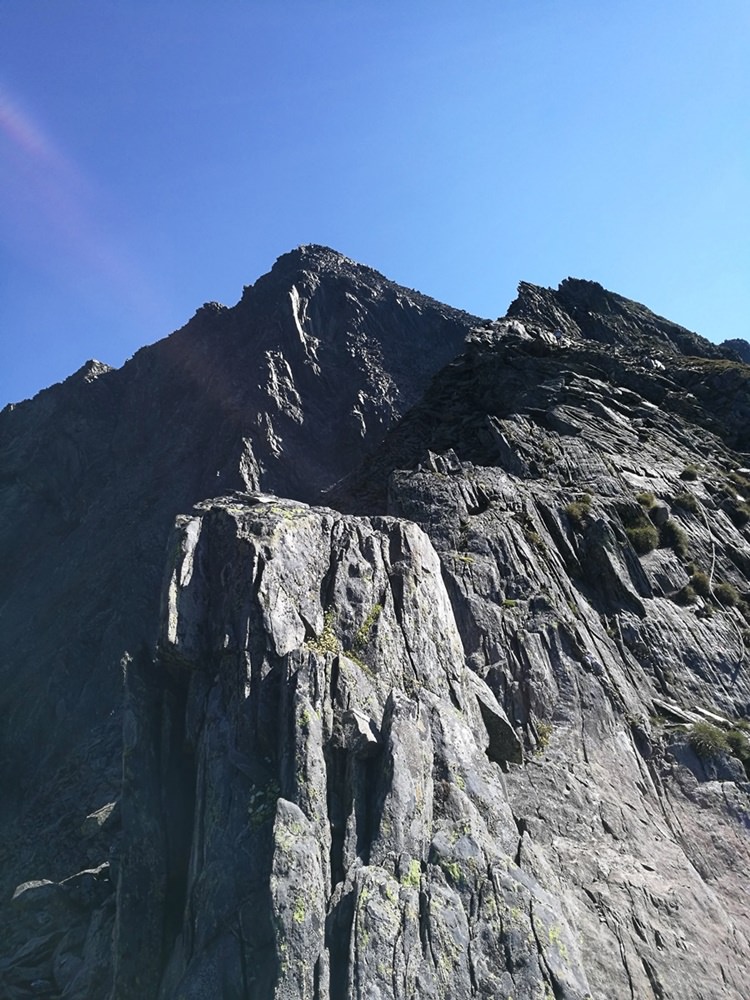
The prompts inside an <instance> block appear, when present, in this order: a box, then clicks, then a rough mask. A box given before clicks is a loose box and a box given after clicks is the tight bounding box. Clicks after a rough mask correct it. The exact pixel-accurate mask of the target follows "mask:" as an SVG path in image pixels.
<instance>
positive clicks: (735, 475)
mask: <svg viewBox="0 0 750 1000" xmlns="http://www.w3.org/2000/svg"><path fill="white" fill-rule="evenodd" d="M729 478H730V480H731V481H732V482H733V483H734V485H735V486H737V487H739V489H741V490H742V491H743V492H744V493H746V494H750V479H748V478H747V476H743V475H741V474H740V473H739V472H730V473H729Z"/></svg>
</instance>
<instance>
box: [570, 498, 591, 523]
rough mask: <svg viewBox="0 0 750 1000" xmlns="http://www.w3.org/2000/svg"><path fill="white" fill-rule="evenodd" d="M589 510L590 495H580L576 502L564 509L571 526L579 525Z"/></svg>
mask: <svg viewBox="0 0 750 1000" xmlns="http://www.w3.org/2000/svg"><path fill="white" fill-rule="evenodd" d="M590 510H591V494H590V493H582V494H581V496H579V497H578V499H577V500H574V501H573V502H572V503H569V504H568V505H567V507H566V508H565V513H566V514H567V515H568V517H569V518H570V520H571V521H572V522H573V524H576V525H578V524H580V523H581V522H582V521H583V519H584V517H586V515H587V514H588V513H589V511H590Z"/></svg>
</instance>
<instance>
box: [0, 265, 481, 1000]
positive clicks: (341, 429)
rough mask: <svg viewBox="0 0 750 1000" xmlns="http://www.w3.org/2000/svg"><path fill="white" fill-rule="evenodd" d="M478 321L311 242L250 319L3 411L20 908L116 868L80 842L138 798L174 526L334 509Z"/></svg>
mask: <svg viewBox="0 0 750 1000" xmlns="http://www.w3.org/2000/svg"><path fill="white" fill-rule="evenodd" d="M474 322H476V320H475V319H474V318H473V317H469V316H467V315H466V314H464V313H461V312H459V311H457V310H453V309H450V308H449V307H447V306H443V305H440V304H439V303H437V302H434V301H433V300H431V299H428V298H427V297H425V296H422V295H420V294H419V293H417V292H412V291H410V290H408V289H405V288H401V287H400V286H398V285H395V284H393V283H392V282H390V281H388V280H386V279H385V278H384V277H383V276H382V275H379V274H377V272H375V271H372V270H371V269H369V268H364V267H360V266H359V265H357V264H355V263H354V262H352V261H349V260H347V259H346V258H344V257H342V256H341V255H340V254H336V253H335V252H333V251H331V250H327V249H325V248H322V247H314V246H313V247H303V248H300V249H299V250H296V251H294V252H292V253H289V254H286V255H285V256H283V257H281V258H280V259H279V260H278V261H277V263H276V265H275V266H274V268H273V270H272V271H271V272H270V273H269V274H267V275H265V276H264V277H263V278H261V279H259V280H258V281H257V282H256V284H255V285H254V286H252V287H249V288H246V289H245V292H244V294H243V296H242V299H241V301H240V302H239V303H238V304H237V305H236V306H235V307H234V308H231V309H229V308H225V307H223V306H219V305H217V304H216V303H210V304H208V305H205V306H203V307H202V308H201V309H199V310H198V312H197V313H196V315H195V316H194V317H193V319H192V320H191V321H190V322H189V323H188V324H187V325H186V326H185V327H183V328H182V329H181V330H179V331H177V332H176V333H174V334H173V335H172V336H171V337H168V338H167V339H166V340H162V341H160V342H159V343H157V344H154V345H152V346H151V347H146V348H144V349H142V350H141V351H139V352H138V353H137V354H136V355H135V356H134V357H133V358H132V359H131V360H130V361H129V362H128V363H127V364H126V365H124V366H123V368H122V369H120V370H117V371H114V370H111V369H109V368H108V367H107V366H106V365H102V364H99V363H97V362H90V363H89V364H88V365H86V366H84V367H83V368H82V369H81V370H80V371H79V372H77V373H76V374H75V375H73V376H71V378H69V379H68V380H67V381H66V382H64V383H62V384H60V385H56V386H53V387H52V388H50V389H47V390H45V391H44V392H41V393H39V395H38V396H36V397H35V398H34V399H32V400H30V401H27V402H24V403H21V404H19V405H17V406H14V407H6V408H5V410H3V412H2V414H0V513H1V515H2V516H0V551H1V552H2V564H3V574H2V579H1V580H0V710H1V711H2V718H3V728H2V733H0V781H1V782H2V788H3V804H2V815H1V816H0V833H1V834H2V836H1V837H0V844H1V846H0V890H1V891H2V892H3V894H4V896H7V895H8V894H9V893H11V892H12V891H13V888H14V886H15V885H16V884H18V883H19V882H21V881H23V880H24V879H25V878H27V877H32V875H33V874H34V873H39V875H40V876H42V875H43V876H44V877H48V878H49V877H52V878H55V879H61V878H64V877H65V876H67V875H69V874H71V872H73V871H77V870H79V869H80V868H81V867H85V866H86V863H91V864H94V863H99V861H101V860H102V851H104V856H105V857H106V837H105V836H104V834H102V837H101V838H100V837H98V835H94V834H92V837H91V838H88V839H86V838H84V840H83V841H82V839H81V836H80V834H79V828H80V827H81V824H82V823H83V822H84V820H85V818H86V816H87V814H89V813H93V812H95V811H96V810H98V809H99V808H101V807H102V806H104V805H105V804H107V803H108V802H111V801H113V799H114V798H116V797H117V794H118V788H119V781H120V762H119V758H120V749H119V744H120V730H121V718H120V704H121V697H122V676H121V675H122V672H121V669H120V665H119V664H120V660H121V658H122V655H123V653H124V651H126V650H130V651H132V652H135V651H137V650H138V649H139V648H140V647H141V645H142V644H144V643H145V644H146V646H148V647H151V646H152V645H153V642H154V639H155V636H156V630H157V624H158V611H159V588H160V584H161V579H162V575H163V572H164V557H165V551H166V543H167V538H168V536H169V532H170V529H171V526H172V524H173V522H174V518H175V516H176V515H177V514H178V513H179V512H181V511H184V510H189V509H190V507H191V506H192V505H193V504H194V503H196V502H197V501H199V500H202V499H203V498H205V497H207V496H213V495H215V494H217V493H222V492H224V491H226V490H231V489H261V490H268V491H273V492H278V493H281V494H283V495H285V496H290V497H295V498H300V499H304V500H311V499H314V498H315V497H316V496H317V495H318V492H319V490H320V489H321V488H322V487H324V486H325V487H329V486H330V485H331V484H332V483H334V482H335V481H336V480H337V479H338V478H340V477H341V476H342V475H344V474H345V473H347V472H349V471H350V470H351V469H352V468H353V467H354V465H356V463H357V462H359V461H360V459H361V458H362V457H363V455H364V454H366V452H367V450H368V449H369V448H370V447H371V446H372V445H374V444H375V443H377V442H378V441H379V440H380V438H381V437H382V435H383V433H384V432H385V430H386V429H387V428H388V427H389V426H390V425H391V424H392V423H393V421H394V420H395V419H396V418H397V417H398V416H399V415H400V414H401V413H403V412H404V410H405V409H406V408H408V406H410V405H411V404H413V403H414V402H416V400H417V399H418V398H419V395H420V394H421V392H422V391H423V390H424V388H425V387H426V384H427V382H428V380H429V378H430V376H431V375H432V374H433V373H434V371H436V370H437V369H438V368H439V367H440V366H441V365H442V364H444V363H445V362H447V361H448V360H450V359H451V358H452V357H453V356H455V354H456V353H457V352H459V351H460V350H461V349H462V345H463V342H464V338H465V336H466V333H467V331H468V330H469V328H470V326H471V324H472V323H474ZM112 822H114V820H111V821H110V824H111V823H112ZM41 831H47V832H46V834H45V835H44V836H42V834H41ZM50 844H53V845H54V846H53V848H52V849H51V847H50ZM76 866H77V867H76ZM28 872H31V873H32V875H27V873H28ZM0 992H2V991H1V990H0Z"/></svg>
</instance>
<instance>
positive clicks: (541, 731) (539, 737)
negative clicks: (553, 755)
mask: <svg viewBox="0 0 750 1000" xmlns="http://www.w3.org/2000/svg"><path fill="white" fill-rule="evenodd" d="M534 728H535V729H536V752H537V753H543V752H544V751H545V750H546V749H547V747H548V746H549V741H550V740H551V739H552V731H553V729H554V726H553V725H552V723H551V722H547V721H546V720H545V719H542V720H541V721H539V722H537V723H536V725H535V727H534Z"/></svg>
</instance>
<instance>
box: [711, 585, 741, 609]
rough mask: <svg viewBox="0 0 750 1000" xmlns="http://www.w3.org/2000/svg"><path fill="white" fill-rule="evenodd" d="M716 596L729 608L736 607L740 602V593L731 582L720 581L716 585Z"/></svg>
mask: <svg viewBox="0 0 750 1000" xmlns="http://www.w3.org/2000/svg"><path fill="white" fill-rule="evenodd" d="M714 597H715V598H717V600H718V601H719V603H720V604H724V605H726V606H727V607H729V608H736V607H737V605H738V604H739V603H740V595H739V594H738V593H737V590H736V588H735V587H733V586H732V584H731V583H718V584H717V585H716V586H715V587H714Z"/></svg>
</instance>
